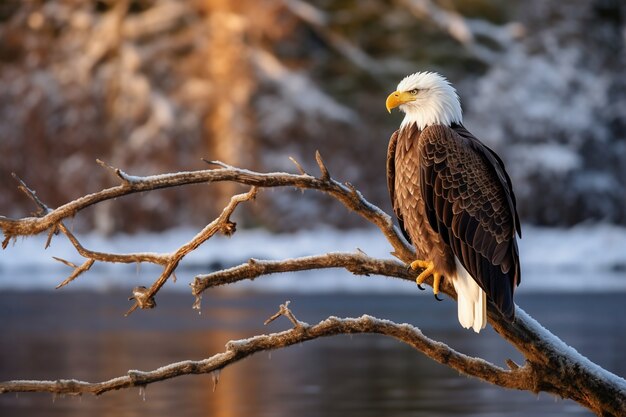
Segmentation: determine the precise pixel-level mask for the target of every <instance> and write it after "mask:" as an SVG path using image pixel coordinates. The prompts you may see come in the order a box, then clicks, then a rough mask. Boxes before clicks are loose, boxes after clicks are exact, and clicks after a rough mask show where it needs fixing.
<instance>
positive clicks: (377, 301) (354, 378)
mask: <svg viewBox="0 0 626 417" xmlns="http://www.w3.org/2000/svg"><path fill="white" fill-rule="evenodd" d="M126 297H127V294H126V293H122V292H117V291H112V292H94V291H85V292H82V291H71V290H69V291H63V290H61V291H55V292H50V291H30V292H19V291H4V292H2V293H0V319H1V320H0V334H1V335H2V337H1V339H0V380H8V379H57V378H77V379H82V380H87V381H100V380H105V379H109V378H113V377H116V376H120V375H124V374H125V372H126V371H127V370H129V369H140V370H152V369H155V368H157V367H159V366H162V365H164V364H168V363H171V362H176V361H180V360H184V359H194V360H195V359H202V358H207V357H209V356H211V355H213V354H215V353H218V352H221V351H223V350H224V345H225V343H226V342H227V341H229V340H232V339H238V338H246V337H250V336H252V335H255V334H258V333H260V332H269V331H280V330H284V329H287V328H289V327H290V323H289V322H288V321H287V320H286V319H284V318H279V319H278V320H276V321H275V322H274V323H272V324H270V325H269V326H263V321H264V320H265V319H266V318H268V317H269V316H271V315H272V314H273V313H274V312H275V311H276V310H277V308H278V305H279V304H280V303H283V302H284V301H285V300H287V299H289V300H291V302H292V303H291V308H292V310H293V312H294V313H295V315H296V316H297V317H298V318H299V319H301V320H304V321H307V322H309V323H315V322H318V321H319V320H322V319H324V318H326V317H328V316H329V315H337V316H342V317H343V316H350V317H358V316H360V315H362V314H364V313H367V314H371V315H374V316H377V317H380V318H387V319H391V320H394V321H397V322H409V323H411V324H414V325H416V326H418V327H420V328H421V329H422V331H423V332H424V333H425V334H426V335H428V336H430V337H432V338H434V339H437V340H441V341H443V342H445V343H447V344H449V345H451V346H452V347H454V348H455V349H457V350H460V351H461V352H464V353H467V354H469V355H475V356H480V357H483V358H485V359H487V360H489V361H492V362H494V363H496V364H498V365H501V366H505V365H504V361H505V360H506V359H507V358H512V359H513V360H515V361H516V362H518V363H519V362H521V357H520V356H519V354H517V353H516V352H515V351H514V350H513V349H512V348H511V347H510V346H509V345H508V344H506V343H505V342H503V341H502V340H501V339H500V338H499V337H498V336H497V335H496V334H495V332H493V330H491V328H489V327H488V328H487V329H486V330H485V331H483V332H481V334H480V335H476V334H474V333H473V332H471V331H466V330H463V329H461V328H460V327H459V325H458V323H457V320H456V311H455V310H456V304H455V303H454V302H453V301H450V300H445V301H444V302H436V301H435V300H434V299H433V298H432V297H431V296H423V295H422V296H419V295H415V296H410V295H394V294H333V295H302V294H298V295H290V294H280V293H272V294H267V293H265V294H264V293H250V292H242V291H228V290H222V291H220V290H213V291H208V292H207V294H206V295H205V297H204V299H203V300H202V310H201V312H202V314H198V312H197V311H196V310H192V308H191V305H192V303H193V299H192V298H191V297H190V296H189V295H187V294H181V293H178V292H164V293H162V294H160V295H159V297H158V307H157V308H156V309H155V310H152V311H138V312H135V313H134V314H132V315H131V316H130V317H128V318H125V317H123V313H124V312H125V311H126V309H127V308H128V306H129V302H128V301H126ZM517 303H518V305H519V306H521V307H522V308H523V309H524V310H526V312H527V313H529V314H530V315H531V316H533V317H534V318H535V319H537V320H538V321H539V322H540V323H542V324H543V325H544V326H545V327H547V328H549V329H550V330H551V331H552V332H553V333H555V334H556V335H558V336H559V337H560V338H562V339H563V340H564V341H565V342H567V343H568V344H570V345H571V346H573V347H574V348H575V349H577V350H578V351H579V352H580V353H582V354H583V355H585V356H587V357H589V358H590V359H591V360H593V361H595V362H596V363H598V364H599V365H601V366H603V367H605V368H606V369H608V370H611V371H612V372H614V373H616V374H618V375H621V376H624V375H626V320H625V318H626V294H625V293H617V294H613V293H602V292H593V293H591V294H580V293H570V294H559V293H549V294H545V293H528V292H526V293H521V294H519V296H518V297H517ZM214 379H217V382H218V383H217V386H214ZM0 415H1V416H86V415H89V416H92V417H98V416H120V417H124V416H140V415H141V416H150V417H157V416H224V417H236V416H237V417H256V416H267V417H274V416H297V417H309V416H311V417H313V416H324V417H333V416H337V417H339V416H341V417H350V416H355V417H356V416H358V417H369V416H372V417H373V416H398V417H403V416H505V417H506V416H555V417H556V416H570V415H571V416H584V415H591V414H590V413H589V412H588V411H586V410H585V409H582V408H581V407H579V406H578V405H577V404H576V403H574V402H572V401H566V400H561V399H558V398H554V397H552V396H550V395H547V394H545V393H542V394H539V395H534V394H531V393H528V392H517V391H510V390H504V389H502V388H498V387H494V386H491V385H489V384H487V383H484V382H481V381H477V380H474V379H471V378H468V377H465V376H462V375H459V374H458V373H457V372H455V371H452V370H450V369H449V368H447V367H445V366H442V365H439V364H437V363H435V362H433V361H432V360H430V359H428V358H427V357H425V356H424V355H423V354H421V353H420V352H417V351H414V350H412V349H411V348H410V347H408V346H406V345H404V344H402V343H400V342H398V341H396V340H394V339H391V338H388V337H383V336H376V335H354V336H339V337H332V338H325V339H318V340H314V341H309V342H306V343H303V344H301V345H297V346H292V347H290V348H286V349H282V350H278V351H272V352H271V353H268V352H263V353H259V354H256V355H255V356H253V357H250V358H248V359H245V360H243V361H241V362H239V363H236V364H234V365H232V366H229V367H228V368H226V369H225V370H223V371H222V372H221V373H220V375H219V378H213V377H212V376H211V375H199V376H184V377H180V378H176V379H173V380H168V381H164V382H160V383H156V384H152V385H150V386H148V387H147V388H146V390H145V392H142V391H140V390H139V389H137V388H132V389H127V390H122V391H116V392H109V393H106V394H104V395H101V396H99V397H93V396H82V397H57V398H55V397H53V396H52V395H50V394H19V395H15V394H8V395H1V396H0Z"/></svg>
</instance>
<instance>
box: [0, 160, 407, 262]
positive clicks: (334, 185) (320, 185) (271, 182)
mask: <svg viewBox="0 0 626 417" xmlns="http://www.w3.org/2000/svg"><path fill="white" fill-rule="evenodd" d="M212 163H214V164H215V163H219V164H220V165H221V166H222V168H219V169H213V170H199V171H187V172H177V173H171V174H161V175H150V176H145V177H139V176H133V175H128V174H126V173H125V172H123V171H121V170H120V169H117V168H112V169H113V170H114V172H115V173H116V175H117V176H118V177H120V178H121V179H122V184H120V185H118V186H115V187H111V188H106V189H104V190H101V191H98V192H95V193H92V194H88V195H85V196H83V197H80V198H78V199H76V200H73V201H71V202H69V203H66V204H64V205H62V206H60V207H58V208H56V209H55V210H51V211H50V212H48V213H46V214H45V215H43V216H41V217H25V218H21V219H9V218H7V217H4V216H0V229H2V232H3V233H4V236H5V242H6V243H8V241H9V240H10V239H12V238H14V237H17V236H29V235H36V234H39V233H42V232H44V231H46V230H48V229H50V228H51V227H57V224H58V223H59V222H61V221H62V220H64V219H66V218H68V217H72V216H74V215H75V214H76V213H78V212H79V211H81V210H83V209H85V208H87V207H89V206H91V205H94V204H97V203H99V202H102V201H105V200H111V199H114V198H118V197H122V196H125V195H129V194H134V193H140V192H144V191H150V190H156V189H161V188H171V187H178V186H181V185H189V184H198V183H211V182H223V181H232V182H237V183H240V184H246V185H251V186H256V187H289V186H293V187H297V188H301V189H315V190H319V191H322V192H325V193H327V194H330V195H331V196H333V197H335V198H336V199H337V200H339V201H340V202H341V203H342V204H343V205H344V206H346V207H347V208H348V209H350V210H352V211H354V212H356V213H357V214H359V215H360V216H361V217H363V218H365V219H366V220H368V221H370V222H372V223H373V224H374V225H376V226H377V227H378V228H380V229H381V231H382V232H383V234H384V235H385V237H386V238H387V240H388V241H389V243H390V244H391V245H392V247H393V248H394V251H395V252H394V253H393V255H394V256H396V257H397V258H399V259H400V260H402V261H404V262H408V261H409V260H412V258H413V257H414V253H415V252H414V251H413V248H411V246H410V245H409V244H408V243H407V242H406V240H405V239H404V238H403V237H402V236H401V235H400V233H399V232H398V230H397V229H396V228H395V227H394V225H393V220H392V219H391V217H390V216H389V215H388V214H387V213H385V212H384V211H382V210H381V209H380V208H378V207H376V206H375V205H373V204H371V203H370V202H368V201H367V200H366V199H365V198H363V196H362V195H361V193H360V192H358V191H355V190H354V189H353V188H351V187H350V186H347V185H345V184H341V183H339V182H338V181H336V180H334V179H333V178H328V179H323V178H315V177H313V176H310V175H306V174H300V175H297V174H288V173H284V172H272V173H259V172H254V171H250V170H247V169H241V168H235V167H231V166H229V165H227V164H223V163H221V162H215V161H213V162H212ZM322 174H323V173H322ZM323 175H324V174H323ZM5 246H6V245H5Z"/></svg>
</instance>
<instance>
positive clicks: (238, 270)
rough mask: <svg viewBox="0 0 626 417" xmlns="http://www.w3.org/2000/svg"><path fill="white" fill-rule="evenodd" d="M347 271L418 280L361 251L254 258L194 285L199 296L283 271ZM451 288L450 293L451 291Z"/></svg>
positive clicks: (402, 266) (390, 262) (399, 265)
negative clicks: (273, 259)
mask: <svg viewBox="0 0 626 417" xmlns="http://www.w3.org/2000/svg"><path fill="white" fill-rule="evenodd" d="M326 268H344V269H346V270H348V271H350V272H352V273H353V274H355V275H383V276H388V277H393V278H400V279H405V280H408V281H415V276H416V272H415V271H411V270H409V269H408V268H407V267H406V265H405V264H402V263H400V262H398V261H395V260H393V259H376V258H371V257H369V256H367V255H365V254H363V253H361V252H357V253H339V252H335V253H333V252H331V253H326V254H323V255H315V256H304V257H301V258H292V259H284V260H280V261H267V260H258V259H250V260H249V261H248V262H247V263H245V264H242V265H238V266H235V267H232V268H228V269H222V270H219V271H216V272H213V273H210V274H206V275H198V276H196V278H195V280H194V282H193V283H192V284H191V287H192V293H193V294H194V295H195V296H199V295H200V294H202V292H204V291H205V290H206V289H208V288H212V287H217V286H220V285H227V284H232V283H235V282H238V281H243V280H247V279H250V280H253V279H255V278H257V277H260V276H263V275H269V274H275V273H281V272H294V271H306V270H311V269H326ZM447 289H448V294H450V292H449V290H450V289H449V288H447Z"/></svg>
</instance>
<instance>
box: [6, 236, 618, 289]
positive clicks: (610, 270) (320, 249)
mask: <svg viewBox="0 0 626 417" xmlns="http://www.w3.org/2000/svg"><path fill="white" fill-rule="evenodd" d="M194 233H195V231H194V230H192V229H176V230H172V231H168V232H165V233H159V234H156V233H145V234H138V235H117V236H114V237H112V238H108V239H107V238H103V237H101V236H98V235H93V234H88V235H84V236H81V237H80V240H81V242H82V244H83V245H84V246H85V247H87V248H89V249H92V250H100V251H108V252H115V253H127V252H163V251H171V250H174V249H175V248H177V247H178V246H179V245H181V244H183V243H184V242H186V241H187V240H189V239H190V238H191V237H192V236H193V235H194ZM523 233H524V238H523V239H522V240H521V241H520V252H521V258H522V277H523V278H522V285H521V287H520V290H521V291H583V290H584V291H589V290H591V291H604V290H611V291H626V228H622V227H616V226H609V225H597V226H579V227H575V228H572V229H549V228H537V227H526V228H524V230H523ZM45 239H46V236H36V237H30V238H26V239H18V241H17V242H15V244H10V245H9V247H8V248H7V249H6V250H4V251H2V252H0V289H35V288H36V289H46V288H50V289H52V288H54V286H55V285H56V284H58V283H59V282H60V281H61V280H63V279H64V278H65V277H66V276H67V275H68V274H69V273H70V269H69V268H68V267H66V266H65V265H62V264H61V263H59V262H57V261H55V260H53V259H52V257H53V256H56V257H59V258H63V259H66V260H68V261H71V262H74V263H77V264H80V263H82V262H83V260H82V259H81V258H80V257H79V256H78V255H77V254H76V252H75V250H74V249H73V247H72V246H71V245H70V244H69V242H68V241H67V239H65V238H64V237H63V236H57V237H55V239H54V240H53V243H52V246H51V247H50V248H49V249H47V250H45V251H44V249H43V247H44V242H45ZM356 248H359V249H361V250H363V251H364V252H366V253H367V254H368V255H371V256H376V257H389V256H390V255H389V252H390V250H391V248H390V246H389V245H388V243H387V242H386V240H385V239H384V237H383V236H382V235H381V234H380V233H379V232H378V231H376V230H356V231H337V230H332V229H324V230H318V231H303V232H298V233H294V234H288V235H287V234H282V235H273V234H270V233H267V232H265V231H260V230H256V231H254V230H253V231H239V232H237V233H236V234H235V235H234V236H233V237H232V238H226V237H222V236H216V237H215V238H213V239H211V240H210V241H208V242H207V243H205V244H204V245H202V246H201V247H200V248H199V249H198V250H197V251H195V252H193V253H191V254H190V255H189V256H187V257H186V258H185V259H184V260H183V262H182V263H181V266H180V267H179V271H178V274H177V276H178V282H177V283H168V285H167V288H169V289H177V290H182V291H187V290H188V286H187V284H188V283H189V282H190V281H191V280H192V279H193V276H194V275H196V274H198V273H206V272H210V271H212V270H215V269H216V268H220V267H229V266H233V265H237V264H239V263H242V262H245V261H246V260H247V259H248V258H251V257H254V258H257V259H282V258H287V257H296V256H306V255H314V254H320V253H324V252H329V251H333V252H343V251H354V250H355V249H356ZM158 271H159V270H158V269H157V268H156V267H154V266H151V265H142V266H141V267H138V266H136V265H132V266H129V265H113V264H100V263H96V264H95V265H94V266H93V267H92V270H91V271H89V272H87V273H86V274H84V275H82V276H81V277H80V278H79V279H77V280H76V281H75V282H74V283H72V284H71V285H70V286H69V287H68V288H83V289H84V288H93V289H107V288H116V287H132V286H135V285H138V284H139V283H141V284H143V285H146V284H149V283H150V282H152V280H154V279H155V278H156V276H157V275H158ZM235 288H240V289H248V290H259V291H275V290H283V291H285V290H286V291H299V292H336V291H351V292H367V291H383V292H407V291H413V289H414V288H413V286H412V285H411V284H410V283H406V282H401V281H398V280H393V279H388V278H380V277H352V276H350V274H349V273H347V272H345V271H340V270H330V271H328V270H326V271H308V272H303V273H298V274H282V275H276V276H272V277H266V278H263V279H258V280H256V281H254V282H244V283H240V284H237V285H236V286H235Z"/></svg>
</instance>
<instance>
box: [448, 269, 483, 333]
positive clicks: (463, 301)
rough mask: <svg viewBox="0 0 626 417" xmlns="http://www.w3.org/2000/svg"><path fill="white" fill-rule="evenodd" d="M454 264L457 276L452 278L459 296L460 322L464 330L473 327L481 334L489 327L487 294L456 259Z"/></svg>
mask: <svg viewBox="0 0 626 417" xmlns="http://www.w3.org/2000/svg"><path fill="white" fill-rule="evenodd" d="M454 262H455V263H456V275H455V276H453V277H452V284H453V285H454V289H455V291H456V293H457V296H458V299H457V303H458V308H459V322H460V323H461V326H463V327H464V328H466V329H469V328H470V327H471V328H472V329H474V331H475V332H476V333H480V331H481V329H484V328H485V326H486V325H487V298H486V294H485V292H484V291H483V290H482V289H481V288H480V287H479V286H478V284H477V283H476V281H474V278H472V276H471V275H470V273H469V272H467V270H466V269H465V268H464V267H463V265H461V262H459V260H458V259H457V258H456V257H455V258H454Z"/></svg>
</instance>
